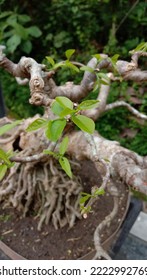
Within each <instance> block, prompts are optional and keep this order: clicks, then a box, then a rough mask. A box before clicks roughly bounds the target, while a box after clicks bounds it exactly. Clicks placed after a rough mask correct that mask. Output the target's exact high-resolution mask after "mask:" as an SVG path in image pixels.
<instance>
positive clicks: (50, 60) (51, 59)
mask: <svg viewBox="0 0 147 280" xmlns="http://www.w3.org/2000/svg"><path fill="white" fill-rule="evenodd" d="M46 59H47V61H49V63H50V64H51V65H52V66H54V65H55V61H54V60H53V58H52V57H51V56H46Z"/></svg>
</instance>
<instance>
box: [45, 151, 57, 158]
mask: <svg viewBox="0 0 147 280" xmlns="http://www.w3.org/2000/svg"><path fill="white" fill-rule="evenodd" d="M43 153H44V154H46V155H51V156H53V157H56V153H54V152H52V151H50V150H43Z"/></svg>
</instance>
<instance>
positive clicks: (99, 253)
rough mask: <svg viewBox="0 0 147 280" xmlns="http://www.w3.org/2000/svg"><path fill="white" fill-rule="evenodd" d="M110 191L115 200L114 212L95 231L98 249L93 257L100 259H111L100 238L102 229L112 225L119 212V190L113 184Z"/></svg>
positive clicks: (96, 247)
mask: <svg viewBox="0 0 147 280" xmlns="http://www.w3.org/2000/svg"><path fill="white" fill-rule="evenodd" d="M109 191H110V193H111V194H112V195H113V200H114V207H113V210H112V212H111V213H110V214H109V215H108V216H106V217H105V219H104V220H103V221H102V222H101V223H100V224H99V225H98V226H97V228H96V230H95V232H94V245H95V249H96V254H95V256H94V257H93V259H94V260H95V259H100V258H102V257H103V258H105V259H108V260H110V259H111V258H110V256H109V255H108V253H107V252H106V251H105V250H104V249H103V248H102V245H101V238H100V233H101V231H102V230H104V228H105V227H108V226H110V223H111V221H112V220H113V219H114V217H115V216H116V214H117V213H118V202H119V199H118V196H119V194H118V190H117V188H116V187H115V186H113V187H112V188H110V189H109Z"/></svg>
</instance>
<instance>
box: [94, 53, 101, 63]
mask: <svg viewBox="0 0 147 280" xmlns="http://www.w3.org/2000/svg"><path fill="white" fill-rule="evenodd" d="M93 57H95V58H96V59H97V60H99V61H101V60H103V57H102V56H101V55H100V54H99V53H96V54H94V55H93Z"/></svg>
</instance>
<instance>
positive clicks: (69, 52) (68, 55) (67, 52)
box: [65, 49, 75, 60]
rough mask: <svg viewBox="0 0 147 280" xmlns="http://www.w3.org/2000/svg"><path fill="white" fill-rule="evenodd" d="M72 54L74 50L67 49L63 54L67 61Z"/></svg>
mask: <svg viewBox="0 0 147 280" xmlns="http://www.w3.org/2000/svg"><path fill="white" fill-rule="evenodd" d="M74 52H75V50H74V49H69V50H67V51H66V52H65V55H66V57H67V59H68V60H69V59H70V58H71V56H72V55H73V53H74Z"/></svg>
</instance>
